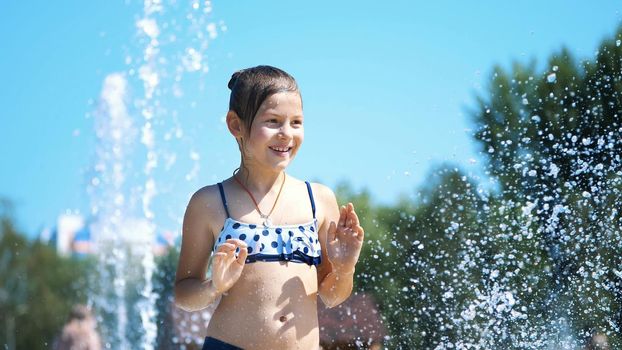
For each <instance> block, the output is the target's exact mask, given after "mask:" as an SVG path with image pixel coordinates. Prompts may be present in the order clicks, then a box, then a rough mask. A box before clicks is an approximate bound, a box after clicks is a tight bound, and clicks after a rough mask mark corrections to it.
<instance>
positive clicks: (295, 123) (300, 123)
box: [292, 120, 302, 125]
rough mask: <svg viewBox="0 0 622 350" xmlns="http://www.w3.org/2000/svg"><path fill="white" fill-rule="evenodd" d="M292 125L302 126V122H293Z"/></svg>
mask: <svg viewBox="0 0 622 350" xmlns="http://www.w3.org/2000/svg"><path fill="white" fill-rule="evenodd" d="M292 124H294V125H302V120H294V121H293V122H292Z"/></svg>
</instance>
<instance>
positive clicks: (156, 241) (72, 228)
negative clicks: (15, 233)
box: [39, 212, 179, 257]
mask: <svg viewBox="0 0 622 350" xmlns="http://www.w3.org/2000/svg"><path fill="white" fill-rule="evenodd" d="M94 225H95V224H94V223H92V222H90V221H89V220H87V219H85V218H84V217H83V216H82V215H80V214H79V213H71V212H68V213H65V214H61V215H59V216H58V219H57V220H56V225H55V226H53V227H49V228H45V229H43V230H42V231H41V233H40V234H39V240H40V241H42V242H45V243H47V244H49V245H51V246H53V247H55V248H56V251H57V252H58V254H60V255H63V256H75V257H81V256H86V255H89V254H93V253H94V252H95V237H94V235H93V228H94ZM127 226H128V227H131V228H132V229H133V230H135V231H137V232H136V233H137V234H136V235H135V237H145V236H146V237H150V236H153V238H149V239H150V240H152V249H153V254H154V255H155V256H162V255H165V254H166V253H167V252H168V250H169V249H171V248H172V247H174V246H175V240H176V239H177V238H178V236H179V234H178V233H176V232H174V231H164V230H156V232H155V234H153V232H151V231H152V230H151V229H150V228H149V227H150V225H149V224H148V223H147V222H146V220H140V219H134V220H131V222H128V225H127ZM138 231H140V232H138ZM130 241H131V240H130Z"/></svg>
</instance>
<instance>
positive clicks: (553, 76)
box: [546, 73, 557, 83]
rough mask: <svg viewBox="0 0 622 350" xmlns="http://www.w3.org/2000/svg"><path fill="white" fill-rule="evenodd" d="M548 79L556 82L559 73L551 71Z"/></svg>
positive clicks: (550, 81)
mask: <svg viewBox="0 0 622 350" xmlns="http://www.w3.org/2000/svg"><path fill="white" fill-rule="evenodd" d="M546 81H548V82H549V83H554V82H556V81H557V74H555V73H551V74H549V75H548V76H547V77H546Z"/></svg>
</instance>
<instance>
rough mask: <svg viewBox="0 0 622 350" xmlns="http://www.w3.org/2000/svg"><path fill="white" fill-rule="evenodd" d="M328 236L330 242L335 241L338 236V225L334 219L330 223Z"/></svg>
mask: <svg viewBox="0 0 622 350" xmlns="http://www.w3.org/2000/svg"><path fill="white" fill-rule="evenodd" d="M326 236H327V237H326V239H327V240H328V243H330V242H332V241H334V240H335V238H336V237H337V225H336V224H335V222H334V221H331V222H330V225H328V233H327V235H326Z"/></svg>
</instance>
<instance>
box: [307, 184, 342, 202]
mask: <svg viewBox="0 0 622 350" xmlns="http://www.w3.org/2000/svg"><path fill="white" fill-rule="evenodd" d="M311 189H312V190H313V195H314V197H315V199H316V201H319V202H320V203H322V204H323V205H332V204H333V203H334V202H336V197H335V193H334V192H333V190H332V189H330V187H328V186H326V185H323V184H321V183H317V182H312V183H311Z"/></svg>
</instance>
